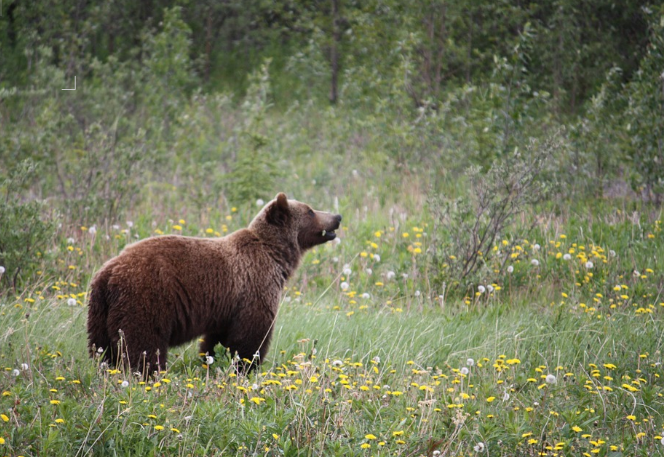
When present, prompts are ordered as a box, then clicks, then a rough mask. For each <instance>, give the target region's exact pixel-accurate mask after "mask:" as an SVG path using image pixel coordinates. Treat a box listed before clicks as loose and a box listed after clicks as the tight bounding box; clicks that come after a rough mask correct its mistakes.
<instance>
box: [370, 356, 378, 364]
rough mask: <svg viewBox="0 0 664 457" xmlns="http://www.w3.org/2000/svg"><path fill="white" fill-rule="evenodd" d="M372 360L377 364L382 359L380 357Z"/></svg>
mask: <svg viewBox="0 0 664 457" xmlns="http://www.w3.org/2000/svg"><path fill="white" fill-rule="evenodd" d="M371 360H373V361H374V362H375V363H380V357H378V356H376V357H374V358H373V359H371Z"/></svg>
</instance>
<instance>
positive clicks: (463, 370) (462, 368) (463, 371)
mask: <svg viewBox="0 0 664 457" xmlns="http://www.w3.org/2000/svg"><path fill="white" fill-rule="evenodd" d="M459 372H460V373H461V374H462V375H464V376H466V375H467V374H468V373H470V370H469V369H468V367H461V369H460V370H459Z"/></svg>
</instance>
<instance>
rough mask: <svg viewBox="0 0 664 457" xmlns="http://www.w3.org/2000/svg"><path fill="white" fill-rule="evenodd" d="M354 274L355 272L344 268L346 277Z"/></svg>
mask: <svg viewBox="0 0 664 457" xmlns="http://www.w3.org/2000/svg"><path fill="white" fill-rule="evenodd" d="M352 272H353V270H351V269H350V268H348V267H344V276H350V274H351V273H352Z"/></svg>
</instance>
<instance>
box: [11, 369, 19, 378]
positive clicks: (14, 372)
mask: <svg viewBox="0 0 664 457" xmlns="http://www.w3.org/2000/svg"><path fill="white" fill-rule="evenodd" d="M19 374H21V372H20V371H18V369H16V368H14V370H13V371H12V376H14V377H16V376H18V375H19Z"/></svg>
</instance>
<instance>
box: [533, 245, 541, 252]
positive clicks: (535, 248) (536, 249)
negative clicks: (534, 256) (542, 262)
mask: <svg viewBox="0 0 664 457" xmlns="http://www.w3.org/2000/svg"><path fill="white" fill-rule="evenodd" d="M540 247H541V246H540V245H539V244H537V243H535V244H533V251H539V250H540Z"/></svg>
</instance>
